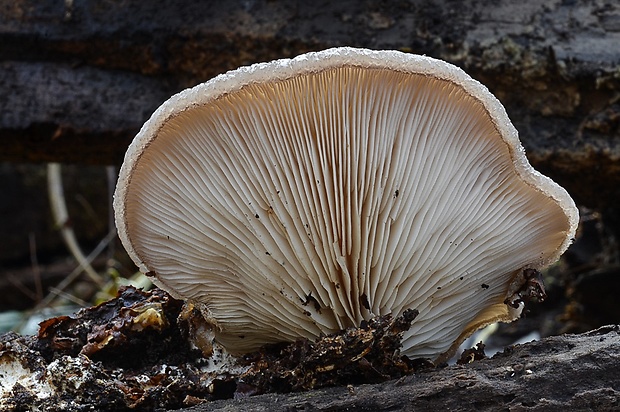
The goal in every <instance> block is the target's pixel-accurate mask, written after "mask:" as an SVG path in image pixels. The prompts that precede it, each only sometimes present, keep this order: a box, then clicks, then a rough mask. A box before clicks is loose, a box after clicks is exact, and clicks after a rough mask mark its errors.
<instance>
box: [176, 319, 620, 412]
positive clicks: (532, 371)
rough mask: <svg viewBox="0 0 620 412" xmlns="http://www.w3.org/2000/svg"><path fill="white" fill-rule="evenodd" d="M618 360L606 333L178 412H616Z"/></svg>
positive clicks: (619, 330) (619, 403)
mask: <svg viewBox="0 0 620 412" xmlns="http://www.w3.org/2000/svg"><path fill="white" fill-rule="evenodd" d="M619 355H620V327H619V326H607V327H603V328H600V329H597V330H594V331H591V332H589V333H585V334H582V335H562V336H554V337H550V338H546V339H543V340H541V341H537V342H530V343H526V344H523V345H516V346H513V347H509V348H508V349H506V350H505V351H504V352H503V353H500V354H498V355H496V356H494V357H493V358H491V359H483V360H480V361H475V362H473V363H471V364H468V365H454V366H448V367H445V368H443V369H438V370H433V371H430V372H422V373H419V374H414V375H411V376H407V377H404V378H401V379H398V380H394V381H389V382H385V383H380V384H375V385H360V386H348V387H337V388H329V389H319V390H314V391H309V392H301V393H294V394H267V395H260V396H255V397H248V398H243V399H237V400H225V401H215V402H209V403H204V404H201V405H199V406H195V407H191V408H187V409H183V411H185V412H207V411H228V412H232V411H252V412H263V411H264V412H267V411H270V412H271V411H296V410H303V411H347V410H348V411H352V410H355V411H373V412H380V411H440V410H446V411H455V412H456V411H504V410H506V411H507V410H510V411H528V412H536V411H545V412H553V411H558V412H560V411H562V412H563V411H571V410H573V411H577V410H579V411H583V410H589V411H612V410H618V409H620V356H619Z"/></svg>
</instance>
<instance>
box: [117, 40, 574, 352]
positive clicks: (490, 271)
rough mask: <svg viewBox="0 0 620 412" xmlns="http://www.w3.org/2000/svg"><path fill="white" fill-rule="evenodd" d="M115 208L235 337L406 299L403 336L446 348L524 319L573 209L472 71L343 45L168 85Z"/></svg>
mask: <svg viewBox="0 0 620 412" xmlns="http://www.w3.org/2000/svg"><path fill="white" fill-rule="evenodd" d="M114 207H115V211H116V223H117V226H118V231H119V235H120V238H121V240H122V242H123V244H124V246H125V248H126V249H127V251H128V253H129V255H130V256H131V257H132V259H133V260H134V262H135V263H136V264H137V265H138V266H139V267H140V269H141V270H142V271H144V272H149V273H150V274H152V275H154V276H155V279H154V280H155V283H156V284H157V285H158V286H160V287H162V288H163V289H165V290H166V291H168V292H170V293H171V294H172V295H174V296H176V297H178V298H183V299H188V300H191V301H192V302H193V303H194V304H197V305H200V306H201V307H202V308H203V310H204V312H205V313H207V316H208V317H209V319H210V321H211V322H212V323H213V324H214V325H215V330H216V339H217V341H219V342H220V343H221V344H222V345H223V346H224V347H225V348H227V349H228V350H229V351H231V352H233V353H242V352H246V351H250V350H253V349H256V348H257V347H258V346H260V345H262V344H265V343H269V342H277V341H290V340H294V339H296V338H298V337H308V338H314V337H316V336H318V335H319V334H321V333H330V332H334V331H337V330H339V329H342V328H345V327H348V326H353V325H359V323H360V322H361V321H362V320H364V319H369V318H370V317H372V316H375V315H384V314H388V313H392V314H393V315H395V316H396V315H398V314H400V313H402V312H403V311H404V310H405V309H408V308H412V309H418V310H419V312H420V313H419V316H418V317H417V318H416V319H415V320H414V322H413V325H412V327H411V329H410V330H409V331H408V332H406V333H405V335H404V338H403V353H404V354H406V355H409V356H413V357H428V358H431V359H437V358H438V357H441V356H442V355H445V354H446V353H449V352H450V351H451V350H452V349H454V348H455V347H456V345H458V343H460V342H461V341H462V340H463V339H464V338H465V337H467V336H468V335H470V334H471V333H472V332H473V331H475V330H476V329H478V328H480V327H482V326H485V325H487V324H489V323H492V322H496V321H511V320H514V319H515V318H517V317H518V316H519V313H520V311H521V309H522V305H518V304H514V305H513V304H512V303H515V299H516V295H515V293H516V292H517V291H518V290H519V289H520V288H521V287H522V286H523V284H524V282H525V279H524V277H523V274H522V272H523V269H524V268H534V269H540V268H544V267H546V266H548V265H549V264H551V263H553V262H555V261H556V260H557V259H558V258H559V256H560V255H561V254H562V253H563V252H564V251H565V250H566V248H567V247H568V246H569V244H570V242H571V238H572V237H573V236H574V233H575V230H576V226H577V222H578V211H577V209H576V207H575V205H574V203H573V201H572V199H571V198H570V196H569V195H568V194H567V193H566V191H565V190H564V189H563V188H561V187H560V186H558V185H557V184H556V183H554V182H553V181H552V180H550V179H549V178H547V177H545V176H542V175H541V174H540V173H538V172H536V171H535V170H534V169H533V168H532V167H531V166H530V164H529V163H528V161H527V159H526V157H525V154H524V151H523V148H522V146H521V144H520V142H519V139H518V136H517V131H516V130H515V128H514V127H513V126H512V124H511V123H510V121H509V119H508V117H507V115H506V112H505V110H504V108H503V107H502V105H501V104H500V103H499V102H498V100H497V99H496V98H495V97H494V96H493V95H491V93H490V92H489V91H488V90H487V89H486V88H485V87H484V86H483V85H481V84H480V83H478V82H477V81H475V80H473V79H471V78H470V77H469V76H467V75H466V74H465V73H464V72H463V71H461V70H460V69H459V68H457V67H455V66H452V65H450V64H448V63H445V62H443V61H439V60H435V59H432V58H428V57H423V56H417V55H412V54H405V53H401V52H396V51H370V50H362V49H354V48H347V47H344V48H335V49H329V50H325V51H322V52H318V53H308V54H304V55H301V56H298V57H296V58H294V59H284V60H277V61H274V62H270V63H263V64H255V65H252V66H249V67H242V68H240V69H237V70H234V71H231V72H228V73H226V74H223V75H220V76H218V77H216V78H214V79H212V80H210V81H208V82H206V83H204V84H201V85H198V86H196V87H194V88H192V89H188V90H185V91H183V92H181V93H179V94H177V95H175V96H173V97H172V98H170V99H169V100H168V101H166V102H165V103H164V104H163V105H162V106H161V107H160V108H159V109H158V110H157V111H156V112H155V113H154V114H153V116H152V117H151V118H150V119H149V120H148V121H147V122H146V124H145V125H144V126H143V128H142V130H141V131H140V133H139V134H138V135H137V136H136V138H135V140H134V141H133V143H132V144H131V146H130V147H129V150H128V151H127V154H126V156H125V162H124V164H123V166H122V168H121V172H120V177H119V181H118V186H117V189H116V194H115V200H114ZM504 302H508V303H509V304H506V303H504ZM515 306H517V307H516V308H515Z"/></svg>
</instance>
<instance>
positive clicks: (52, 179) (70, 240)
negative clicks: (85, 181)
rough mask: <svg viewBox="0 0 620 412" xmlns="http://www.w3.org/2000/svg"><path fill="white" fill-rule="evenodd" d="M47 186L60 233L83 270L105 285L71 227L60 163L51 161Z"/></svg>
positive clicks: (98, 282) (101, 284)
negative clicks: (83, 251) (85, 254)
mask: <svg viewBox="0 0 620 412" xmlns="http://www.w3.org/2000/svg"><path fill="white" fill-rule="evenodd" d="M47 188H48V191H49V198H50V204H51V207H52V214H53V215H54V221H55V222H56V225H57V226H59V227H60V233H61V234H62V237H63V239H64V241H65V244H66V245H67V248H68V249H69V251H70V252H71V254H72V255H73V257H74V258H75V260H77V262H78V263H79V265H80V266H79V267H80V269H81V270H84V272H85V273H86V274H87V275H88V277H90V278H91V279H92V280H93V282H95V283H96V284H98V285H99V286H103V285H104V284H105V282H104V281H103V279H102V278H101V276H100V275H99V274H98V273H97V272H96V271H95V269H93V267H92V266H91V265H90V262H89V261H88V260H87V259H86V257H85V256H84V253H82V249H81V248H80V245H79V244H78V242H77V238H76V237H75V232H74V231H73V228H72V227H71V224H70V221H69V213H68V212H67V205H66V203H65V195H64V191H63V187H62V177H61V174H60V164H58V163H49V164H48V165H47Z"/></svg>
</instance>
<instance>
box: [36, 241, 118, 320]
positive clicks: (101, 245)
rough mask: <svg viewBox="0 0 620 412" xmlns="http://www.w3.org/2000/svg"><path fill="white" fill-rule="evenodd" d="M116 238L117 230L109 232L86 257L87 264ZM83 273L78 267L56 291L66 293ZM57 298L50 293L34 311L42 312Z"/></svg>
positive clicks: (57, 286) (80, 267)
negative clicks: (68, 287) (41, 310)
mask: <svg viewBox="0 0 620 412" xmlns="http://www.w3.org/2000/svg"><path fill="white" fill-rule="evenodd" d="M115 237H116V230H111V231H110V232H108V234H107V235H106V237H104V238H103V239H101V241H100V242H99V244H98V245H97V247H95V248H94V249H93V251H92V252H90V254H89V255H88V256H87V257H86V262H88V263H89V264H90V262H92V261H93V260H94V259H95V258H96V257H97V256H99V255H100V254H101V252H103V250H104V249H105V248H106V246H108V244H109V243H110V242H111V241H112V240H113V239H114V238H115ZM81 273H82V266H81V265H80V266H78V267H76V268H75V269H74V270H73V271H72V272H71V273H70V274H69V275H68V276H66V277H65V278H64V279H63V280H62V282H60V283H59V284H58V285H56V287H55V288H54V289H55V290H60V291H64V290H65V289H66V288H67V286H69V285H70V284H71V283H72V282H73V281H74V280H75V279H76V278H77V277H78V276H79V275H80V274H81ZM56 297H57V295H56V294H55V293H49V294H48V295H47V296H46V297H45V298H44V299H43V300H42V301H41V302H39V304H37V306H35V308H34V309H33V311H35V312H36V311H37V310H40V309H42V308H44V307H46V306H48V305H49V304H50V303H52V301H53V300H54V299H55V298H56Z"/></svg>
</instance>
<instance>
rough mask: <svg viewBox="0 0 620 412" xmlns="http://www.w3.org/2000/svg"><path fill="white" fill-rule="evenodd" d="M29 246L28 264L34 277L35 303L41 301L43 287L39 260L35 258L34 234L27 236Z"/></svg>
mask: <svg viewBox="0 0 620 412" xmlns="http://www.w3.org/2000/svg"><path fill="white" fill-rule="evenodd" d="M28 241H29V245H30V264H31V265H32V275H33V277H34V289H35V292H36V299H35V302H40V301H41V299H43V285H42V284H41V268H40V267H39V259H38V258H37V239H36V237H35V235H34V233H32V232H30V234H29V235H28Z"/></svg>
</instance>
